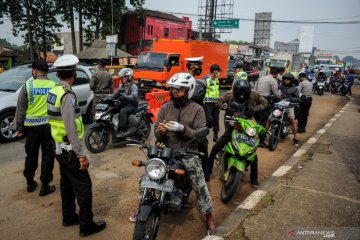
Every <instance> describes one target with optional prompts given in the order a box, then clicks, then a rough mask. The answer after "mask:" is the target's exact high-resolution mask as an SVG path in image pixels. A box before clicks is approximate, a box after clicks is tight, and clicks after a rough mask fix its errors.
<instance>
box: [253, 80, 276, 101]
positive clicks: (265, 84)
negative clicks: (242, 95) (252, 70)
mask: <svg viewBox="0 0 360 240" xmlns="http://www.w3.org/2000/svg"><path fill="white" fill-rule="evenodd" d="M255 89H256V91H258V92H259V93H260V95H261V96H263V97H269V96H271V95H275V96H279V87H278V83H277V81H276V79H274V78H273V77H272V75H266V76H263V77H261V78H260V79H259V80H258V81H257V85H256V88H255Z"/></svg>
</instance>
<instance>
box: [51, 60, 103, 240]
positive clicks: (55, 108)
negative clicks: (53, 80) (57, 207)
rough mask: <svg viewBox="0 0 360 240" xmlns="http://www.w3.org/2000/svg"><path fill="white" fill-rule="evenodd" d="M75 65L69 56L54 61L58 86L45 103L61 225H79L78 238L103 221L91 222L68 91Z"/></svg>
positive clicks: (79, 126) (80, 130)
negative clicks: (56, 172)
mask: <svg viewBox="0 0 360 240" xmlns="http://www.w3.org/2000/svg"><path fill="white" fill-rule="evenodd" d="M78 62H79V59H78V58H77V57H76V56H74V55H72V54H67V55H63V56H62V57H60V58H59V59H58V60H56V61H55V63H54V66H55V67H56V71H57V76H58V77H59V78H60V84H58V85H56V86H55V87H54V88H53V89H52V90H51V91H50V92H49V94H48V99H47V103H48V115H49V123H50V125H51V135H52V137H53V138H54V140H55V146H56V152H55V156H56V159H57V161H58V162H59V166H60V175H61V179H60V189H61V200H62V215H63V226H71V225H76V224H80V236H87V235H90V234H93V233H96V232H99V231H101V230H103V229H104V228H105V227H106V222H105V221H100V222H97V223H95V222H94V221H93V212H92V183H91V179H90V176H89V173H88V168H89V161H88V159H87V157H86V156H85V154H84V151H83V147H82V145H81V142H80V141H81V139H82V138H83V136H84V125H83V123H82V118H81V113H80V108H79V104H78V100H77V98H76V95H75V93H74V92H73V90H72V89H71V86H72V84H73V83H74V81H75V79H76V64H77V63H78ZM75 198H76V199H77V202H78V204H79V207H80V209H79V215H78V214H77V213H76V212H75V209H76V206H75Z"/></svg>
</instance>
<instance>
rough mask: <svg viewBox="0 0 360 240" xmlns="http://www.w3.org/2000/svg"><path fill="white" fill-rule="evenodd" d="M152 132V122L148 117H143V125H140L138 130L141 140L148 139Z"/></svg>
mask: <svg viewBox="0 0 360 240" xmlns="http://www.w3.org/2000/svg"><path fill="white" fill-rule="evenodd" d="M150 133H151V123H150V122H149V120H147V119H143V122H142V123H141V126H140V127H139V129H138V131H137V137H138V139H139V140H142V139H143V138H145V139H147V138H148V137H149V136H150Z"/></svg>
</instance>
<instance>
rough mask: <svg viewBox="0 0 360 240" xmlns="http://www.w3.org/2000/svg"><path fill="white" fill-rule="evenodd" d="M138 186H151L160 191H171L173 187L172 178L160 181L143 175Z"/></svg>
mask: <svg viewBox="0 0 360 240" xmlns="http://www.w3.org/2000/svg"><path fill="white" fill-rule="evenodd" d="M140 186H141V187H142V188H153V189H157V190H159V191H162V192H172V191H173V189H174V180H172V179H166V180H162V181H161V182H160V183H158V182H154V181H153V180H151V179H150V178H149V177H144V178H143V179H142V180H141V184H140Z"/></svg>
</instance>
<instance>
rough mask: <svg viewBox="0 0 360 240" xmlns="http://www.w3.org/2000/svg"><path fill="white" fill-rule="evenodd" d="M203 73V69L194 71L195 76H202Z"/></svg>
mask: <svg viewBox="0 0 360 240" xmlns="http://www.w3.org/2000/svg"><path fill="white" fill-rule="evenodd" d="M201 73H202V69H201V68H195V69H194V74H195V76H200V74H201Z"/></svg>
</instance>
